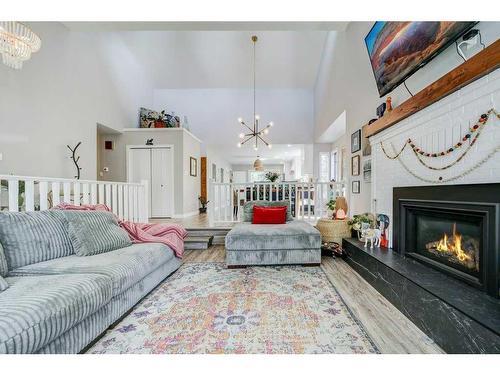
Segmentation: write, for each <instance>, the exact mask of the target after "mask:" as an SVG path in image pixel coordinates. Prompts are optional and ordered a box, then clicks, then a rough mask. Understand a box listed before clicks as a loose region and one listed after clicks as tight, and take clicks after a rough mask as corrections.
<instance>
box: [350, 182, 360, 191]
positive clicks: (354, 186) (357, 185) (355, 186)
mask: <svg viewBox="0 0 500 375" xmlns="http://www.w3.org/2000/svg"><path fill="white" fill-rule="evenodd" d="M351 191H352V193H353V194H359V192H360V182H359V180H356V181H353V182H352V185H351Z"/></svg>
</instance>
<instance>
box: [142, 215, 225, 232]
mask: <svg viewBox="0 0 500 375" xmlns="http://www.w3.org/2000/svg"><path fill="white" fill-rule="evenodd" d="M149 222H150V223H175V224H181V225H182V226H183V227H184V228H186V229H193V228H210V227H211V226H210V224H209V222H208V215H207V214H199V215H193V216H188V217H184V218H176V219H168V218H165V219H149ZM217 227H218V226H217ZM221 227H227V228H229V227H231V225H230V224H225V225H224V226H221Z"/></svg>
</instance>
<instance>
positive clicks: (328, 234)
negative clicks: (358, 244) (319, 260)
mask: <svg viewBox="0 0 500 375" xmlns="http://www.w3.org/2000/svg"><path fill="white" fill-rule="evenodd" d="M316 228H317V229H318V230H319V232H320V233H321V241H322V242H338V243H339V244H341V243H342V238H350V237H351V230H350V229H349V225H347V220H332V219H319V220H318V223H317V224H316Z"/></svg>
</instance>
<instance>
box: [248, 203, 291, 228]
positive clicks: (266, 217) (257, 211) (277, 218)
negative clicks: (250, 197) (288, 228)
mask: <svg viewBox="0 0 500 375" xmlns="http://www.w3.org/2000/svg"><path fill="white" fill-rule="evenodd" d="M286 210H287V207H286V206H276V207H262V206H253V219H252V224H285V222H286Z"/></svg>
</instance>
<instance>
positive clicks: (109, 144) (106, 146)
mask: <svg viewBox="0 0 500 375" xmlns="http://www.w3.org/2000/svg"><path fill="white" fill-rule="evenodd" d="M104 149H105V150H114V149H115V142H113V141H107V140H105V141H104Z"/></svg>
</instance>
